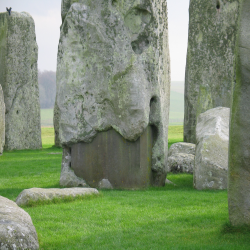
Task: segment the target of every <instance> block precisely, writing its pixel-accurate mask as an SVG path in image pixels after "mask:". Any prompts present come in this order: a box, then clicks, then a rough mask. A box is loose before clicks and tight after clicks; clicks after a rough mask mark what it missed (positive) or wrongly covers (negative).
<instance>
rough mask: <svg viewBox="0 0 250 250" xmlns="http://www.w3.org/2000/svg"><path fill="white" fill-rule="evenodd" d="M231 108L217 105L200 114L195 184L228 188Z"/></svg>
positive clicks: (197, 130) (198, 187) (199, 187)
mask: <svg viewBox="0 0 250 250" xmlns="http://www.w3.org/2000/svg"><path fill="white" fill-rule="evenodd" d="M229 117H230V109H229V108H223V107H218V108H214V109H210V110H208V111H206V112H205V113H202V114H200V115H199V117H198V120H197V126H196V139H197V145H196V153H195V167H194V187H195V188H196V189H199V190H201V189H226V188H227V173H228V142H229Z"/></svg>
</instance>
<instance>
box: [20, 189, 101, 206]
mask: <svg viewBox="0 0 250 250" xmlns="http://www.w3.org/2000/svg"><path fill="white" fill-rule="evenodd" d="M93 194H99V192H98V190H97V189H95V188H63V189H60V188H30V189H24V190H23V191H22V192H21V193H20V194H19V195H18V197H17V198H16V204H17V205H19V206H26V205H29V203H30V202H36V201H37V202H41V201H52V200H53V199H63V198H67V197H79V196H87V195H93Z"/></svg>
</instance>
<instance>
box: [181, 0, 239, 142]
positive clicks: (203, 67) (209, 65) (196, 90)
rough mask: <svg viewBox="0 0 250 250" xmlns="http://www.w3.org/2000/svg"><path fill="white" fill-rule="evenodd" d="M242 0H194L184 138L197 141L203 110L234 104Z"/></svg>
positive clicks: (186, 78)
mask: <svg viewBox="0 0 250 250" xmlns="http://www.w3.org/2000/svg"><path fill="white" fill-rule="evenodd" d="M238 9H239V0H224V1H222V0H217V1H216V0H206V1H204V0H190V6H189V38H188V50H187V63H186V76H185V116H184V141H185V142H192V143H196V138H195V128H196V121H197V117H198V116H199V114H201V113H203V112H205V111H207V110H209V109H212V108H215V107H219V106H222V107H230V105H231V96H232V82H233V75H234V71H233V62H234V48H235V40H236V27H237V17H238V12H239V10H238Z"/></svg>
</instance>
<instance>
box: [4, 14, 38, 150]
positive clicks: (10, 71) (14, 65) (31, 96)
mask: <svg viewBox="0 0 250 250" xmlns="http://www.w3.org/2000/svg"><path fill="white" fill-rule="evenodd" d="M0 30H1V35H0V65H1V66H0V85H2V88H3V93H4V102H5V108H6V115H5V149H6V150H12V149H38V148H41V146H42V144H41V123H40V104H39V88H38V71H37V56H38V47H37V43H36V35H35V24H34V20H33V18H32V17H31V16H30V15H29V14H28V13H26V12H22V13H18V12H14V11H13V12H12V13H11V15H10V16H9V14H8V12H4V13H0Z"/></svg>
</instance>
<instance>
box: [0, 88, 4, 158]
mask: <svg viewBox="0 0 250 250" xmlns="http://www.w3.org/2000/svg"><path fill="white" fill-rule="evenodd" d="M4 143H5V104H4V97H3V90H2V86H1V85H0V155H1V154H2V153H3V147H4Z"/></svg>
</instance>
